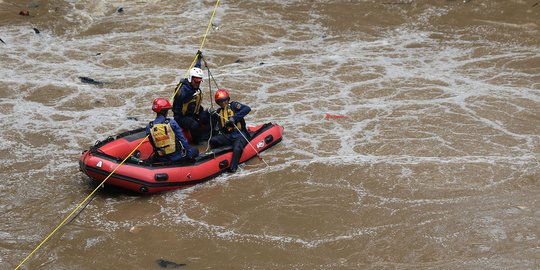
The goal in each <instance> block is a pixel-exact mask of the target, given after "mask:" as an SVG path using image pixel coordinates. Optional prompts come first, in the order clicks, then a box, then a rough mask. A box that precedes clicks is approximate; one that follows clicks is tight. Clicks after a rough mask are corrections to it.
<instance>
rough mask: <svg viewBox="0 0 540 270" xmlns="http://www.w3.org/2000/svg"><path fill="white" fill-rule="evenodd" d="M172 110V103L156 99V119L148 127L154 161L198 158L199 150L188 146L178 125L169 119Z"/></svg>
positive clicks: (147, 131)
mask: <svg viewBox="0 0 540 270" xmlns="http://www.w3.org/2000/svg"><path fill="white" fill-rule="evenodd" d="M171 108H172V107H171V103H170V102H169V100H167V99H165V98H156V99H155V100H154V102H153V103H152V111H154V112H156V119H155V120H154V121H152V122H150V123H149V124H148V125H147V126H146V133H147V134H149V135H150V143H151V144H152V146H153V147H154V160H155V161H159V162H165V161H178V160H182V159H192V158H195V157H197V156H198V155H199V150H198V149H197V148H192V147H191V146H190V145H189V144H188V142H187V140H186V138H185V137H184V134H183V133H182V128H181V127H180V126H179V125H178V123H177V122H176V121H175V120H174V119H169V118H167V113H168V112H169V110H170V109H171Z"/></svg>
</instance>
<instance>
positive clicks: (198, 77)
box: [172, 51, 210, 145]
mask: <svg viewBox="0 0 540 270" xmlns="http://www.w3.org/2000/svg"><path fill="white" fill-rule="evenodd" d="M201 60H202V52H201V51H198V52H197V63H196V64H195V67H193V68H192V69H190V70H189V75H188V77H187V78H184V79H183V80H181V81H180V83H179V84H178V86H177V88H178V87H179V86H180V85H181V87H180V89H179V90H178V91H177V93H176V96H175V97H174V101H173V109H172V111H173V113H174V120H176V122H177V123H178V124H179V125H180V126H181V127H182V128H183V129H184V130H187V131H189V132H190V133H191V142H192V143H193V144H195V145H197V144H199V143H201V142H202V141H203V140H204V139H203V138H207V135H208V133H209V127H208V123H209V122H210V115H209V114H208V112H207V111H206V110H205V109H204V108H203V106H202V105H201V102H202V98H203V93H202V91H201V89H200V85H201V83H202V81H203V74H204V73H203V70H202V69H201Z"/></svg>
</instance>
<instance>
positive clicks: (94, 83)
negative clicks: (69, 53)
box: [79, 77, 104, 85]
mask: <svg viewBox="0 0 540 270" xmlns="http://www.w3.org/2000/svg"><path fill="white" fill-rule="evenodd" d="M79 79H81V82H83V83H88V84H93V85H103V84H104V83H103V82H100V81H96V80H94V79H92V78H88V77H79Z"/></svg>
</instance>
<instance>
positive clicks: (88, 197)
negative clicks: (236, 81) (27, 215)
mask: <svg viewBox="0 0 540 270" xmlns="http://www.w3.org/2000/svg"><path fill="white" fill-rule="evenodd" d="M219 2H220V0H217V1H216V5H215V7H214V11H213V12H212V17H211V18H210V22H209V23H208V27H207V29H206V33H205V34H204V37H203V41H202V43H201V46H200V47H199V50H200V51H201V50H202V48H203V46H204V43H205V41H206V37H207V36H208V32H209V31H210V28H211V26H212V20H213V19H214V16H215V14H216V10H217V8H218V6H219ZM197 56H198V55H197ZM197 56H196V57H195V59H193V62H192V63H191V66H190V67H189V69H188V72H189V70H190V69H191V68H192V67H193V65H195V62H196V61H197ZM187 75H188V73H186V76H187ZM180 87H181V84H180V85H179V86H178V87H177V89H176V90H175V92H174V95H173V98H174V96H176V93H177V92H178V90H179V89H180ZM171 100H172V98H171ZM148 137H149V135H147V136H146V137H145V138H144V139H142V140H141V142H140V143H139V144H138V145H137V147H135V148H134V149H133V151H131V153H129V155H127V156H126V157H125V158H124V160H122V162H120V164H118V165H117V166H116V168H114V170H113V171H112V172H111V173H109V175H108V176H107V177H106V178H105V179H104V180H103V181H102V182H101V184H99V185H98V186H97V187H96V188H95V189H94V190H93V191H92V192H91V193H90V194H89V195H88V196H87V197H86V198H85V199H84V200H83V201H82V202H81V203H79V204H78V205H77V207H75V209H73V211H71V213H70V214H69V215H68V216H67V217H66V218H65V219H64V220H62V222H60V224H58V226H56V228H55V229H54V230H53V231H52V232H51V233H50V234H49V235H47V237H45V239H43V241H41V243H40V244H39V245H38V246H37V247H36V248H35V249H34V250H33V251H32V252H31V253H30V254H28V256H26V258H24V260H23V261H22V262H21V263H20V264H19V265H18V266H17V267H15V270H18V269H20V267H21V266H22V265H23V264H24V263H25V262H26V261H28V259H29V258H30V257H31V256H32V255H34V253H36V251H38V250H39V249H40V248H41V246H43V244H45V242H47V241H48V240H49V239H50V238H51V237H52V236H53V235H54V234H55V233H56V232H57V231H58V230H59V229H60V228H62V226H64V224H66V222H67V221H68V220H69V219H70V218H71V217H72V216H73V215H74V214H75V213H76V212H77V211H78V210H79V209H80V208H81V207H82V206H83V205H84V204H85V203H86V202H87V201H88V200H90V198H91V197H92V196H94V194H95V193H96V192H97V190H98V189H99V188H100V187H102V186H103V185H104V184H105V182H106V181H107V180H108V179H109V178H110V177H111V176H112V175H113V174H114V173H115V172H116V170H117V169H118V168H119V167H120V166H122V164H124V162H126V160H127V159H128V158H130V157H131V155H133V153H134V152H135V151H136V150H137V149H138V148H139V147H140V146H141V145H142V144H143V143H144V142H145V141H146V140H147V139H148ZM81 211H82V210H81Z"/></svg>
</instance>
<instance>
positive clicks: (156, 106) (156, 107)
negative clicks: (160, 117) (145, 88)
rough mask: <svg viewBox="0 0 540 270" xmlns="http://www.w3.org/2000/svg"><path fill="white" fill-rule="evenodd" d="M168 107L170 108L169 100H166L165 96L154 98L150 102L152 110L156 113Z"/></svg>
mask: <svg viewBox="0 0 540 270" xmlns="http://www.w3.org/2000/svg"><path fill="white" fill-rule="evenodd" d="M170 108H172V106H171V102H169V100H167V99H166V98H156V99H154V102H153V103H152V111H154V112H157V113H159V112H161V110H165V109H170Z"/></svg>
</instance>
